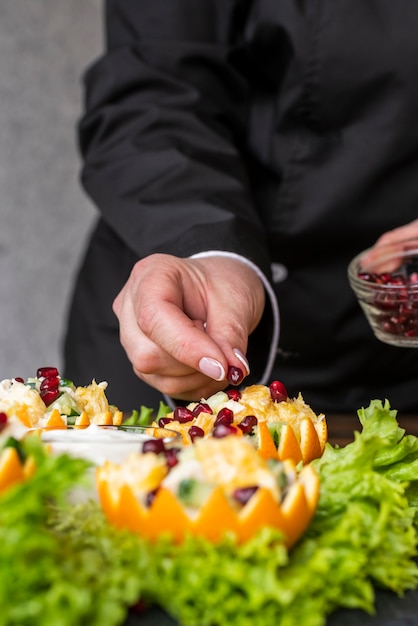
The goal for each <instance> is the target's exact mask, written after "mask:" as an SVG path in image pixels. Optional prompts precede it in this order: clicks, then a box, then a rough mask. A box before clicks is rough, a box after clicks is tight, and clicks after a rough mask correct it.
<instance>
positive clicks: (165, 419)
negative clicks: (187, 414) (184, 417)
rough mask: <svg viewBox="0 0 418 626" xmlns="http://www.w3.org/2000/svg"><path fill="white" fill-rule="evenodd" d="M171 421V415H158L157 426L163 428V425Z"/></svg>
mask: <svg viewBox="0 0 418 626" xmlns="http://www.w3.org/2000/svg"><path fill="white" fill-rule="evenodd" d="M172 421H173V418H172V417H160V419H159V420H158V426H159V427H160V428H164V426H166V425H167V424H169V423H170V422H172Z"/></svg>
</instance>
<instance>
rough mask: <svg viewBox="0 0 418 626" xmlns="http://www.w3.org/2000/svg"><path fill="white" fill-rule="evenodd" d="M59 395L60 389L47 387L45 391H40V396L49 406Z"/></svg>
mask: <svg viewBox="0 0 418 626" xmlns="http://www.w3.org/2000/svg"><path fill="white" fill-rule="evenodd" d="M59 395H60V392H59V390H58V389H45V391H41V392H40V396H41V398H42V400H43V401H44V402H45V404H46V406H49V405H50V404H52V403H53V402H55V400H56V399H57V398H58V396H59Z"/></svg>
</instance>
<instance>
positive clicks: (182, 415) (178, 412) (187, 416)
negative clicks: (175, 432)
mask: <svg viewBox="0 0 418 626" xmlns="http://www.w3.org/2000/svg"><path fill="white" fill-rule="evenodd" d="M174 419H175V420H176V421H177V422H180V424H186V423H187V422H191V421H192V420H193V413H192V412H191V410H190V409H188V408H187V407H185V406H178V407H176V409H175V410H174Z"/></svg>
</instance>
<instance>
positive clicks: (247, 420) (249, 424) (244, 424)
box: [238, 415, 258, 435]
mask: <svg viewBox="0 0 418 626" xmlns="http://www.w3.org/2000/svg"><path fill="white" fill-rule="evenodd" d="M257 424H258V419H257V418H256V416H255V415H246V417H244V419H243V420H242V421H241V422H240V423H239V424H238V428H240V429H241V430H242V432H243V433H244V435H249V434H250V433H252V431H253V428H254V426H257Z"/></svg>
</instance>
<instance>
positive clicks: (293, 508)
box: [282, 483, 312, 546]
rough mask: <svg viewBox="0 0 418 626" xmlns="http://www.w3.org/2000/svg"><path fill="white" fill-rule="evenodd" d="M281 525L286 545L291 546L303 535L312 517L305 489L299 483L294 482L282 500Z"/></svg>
mask: <svg viewBox="0 0 418 626" xmlns="http://www.w3.org/2000/svg"><path fill="white" fill-rule="evenodd" d="M282 513H283V526H282V529H283V531H284V533H285V534H286V545H288V546H292V545H293V544H294V543H295V542H296V541H297V540H298V539H299V537H301V536H302V535H303V533H304V532H305V530H306V529H307V528H308V526H309V524H310V521H311V519H312V511H311V510H310V507H309V505H308V501H307V498H306V495H305V489H304V487H303V485H302V484H301V483H294V484H293V485H292V486H291V488H290V489H289V491H288V493H287V495H286V498H285V499H284V502H282Z"/></svg>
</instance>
